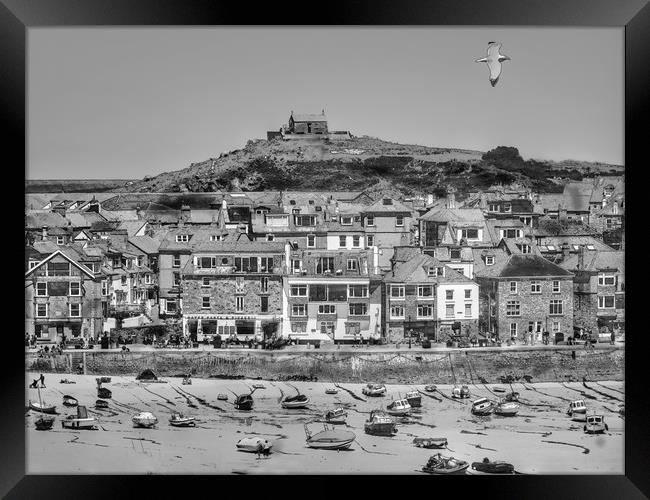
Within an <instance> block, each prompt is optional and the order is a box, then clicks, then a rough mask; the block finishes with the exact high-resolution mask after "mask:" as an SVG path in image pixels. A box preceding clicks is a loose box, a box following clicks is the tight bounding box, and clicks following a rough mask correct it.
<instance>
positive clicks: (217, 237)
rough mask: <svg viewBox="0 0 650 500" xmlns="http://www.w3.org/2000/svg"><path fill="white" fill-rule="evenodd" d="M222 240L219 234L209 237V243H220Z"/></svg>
mask: <svg viewBox="0 0 650 500" xmlns="http://www.w3.org/2000/svg"><path fill="white" fill-rule="evenodd" d="M222 239H223V238H222V236H221V235H220V234H212V235H210V241H221V240H222Z"/></svg>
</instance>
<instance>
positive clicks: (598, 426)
mask: <svg viewBox="0 0 650 500" xmlns="http://www.w3.org/2000/svg"><path fill="white" fill-rule="evenodd" d="M608 430H609V427H608V426H607V424H606V423H605V417H604V416H603V415H588V416H587V423H586V424H585V425H584V431H585V432H586V433H587V434H602V433H603V432H605V431H608Z"/></svg>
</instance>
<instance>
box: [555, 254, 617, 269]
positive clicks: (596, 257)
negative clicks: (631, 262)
mask: <svg viewBox="0 0 650 500" xmlns="http://www.w3.org/2000/svg"><path fill="white" fill-rule="evenodd" d="M578 260H579V255H577V254H575V255H570V256H569V257H568V258H567V259H565V260H564V262H562V263H561V264H560V266H562V267H563V268H565V269H577V268H578ZM583 264H584V267H583V269H585V270H588V271H599V270H605V269H618V271H619V272H620V273H623V274H624V273H625V252H624V251H620V250H610V251H602V252H599V251H593V250H586V251H585V252H584V259H583Z"/></svg>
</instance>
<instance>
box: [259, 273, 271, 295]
mask: <svg viewBox="0 0 650 500" xmlns="http://www.w3.org/2000/svg"><path fill="white" fill-rule="evenodd" d="M260 289H261V290H262V292H268V291H269V279H268V278H267V277H266V276H262V279H260Z"/></svg>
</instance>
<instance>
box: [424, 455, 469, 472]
mask: <svg viewBox="0 0 650 500" xmlns="http://www.w3.org/2000/svg"><path fill="white" fill-rule="evenodd" d="M467 467H469V464H468V463H467V462H465V461H464V460H459V459H457V458H454V457H443V456H442V455H441V454H440V453H437V454H436V455H433V456H432V457H430V458H429V460H428V461H427V464H426V465H425V466H424V467H422V472H426V473H427V474H465V470H466V469H467Z"/></svg>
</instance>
